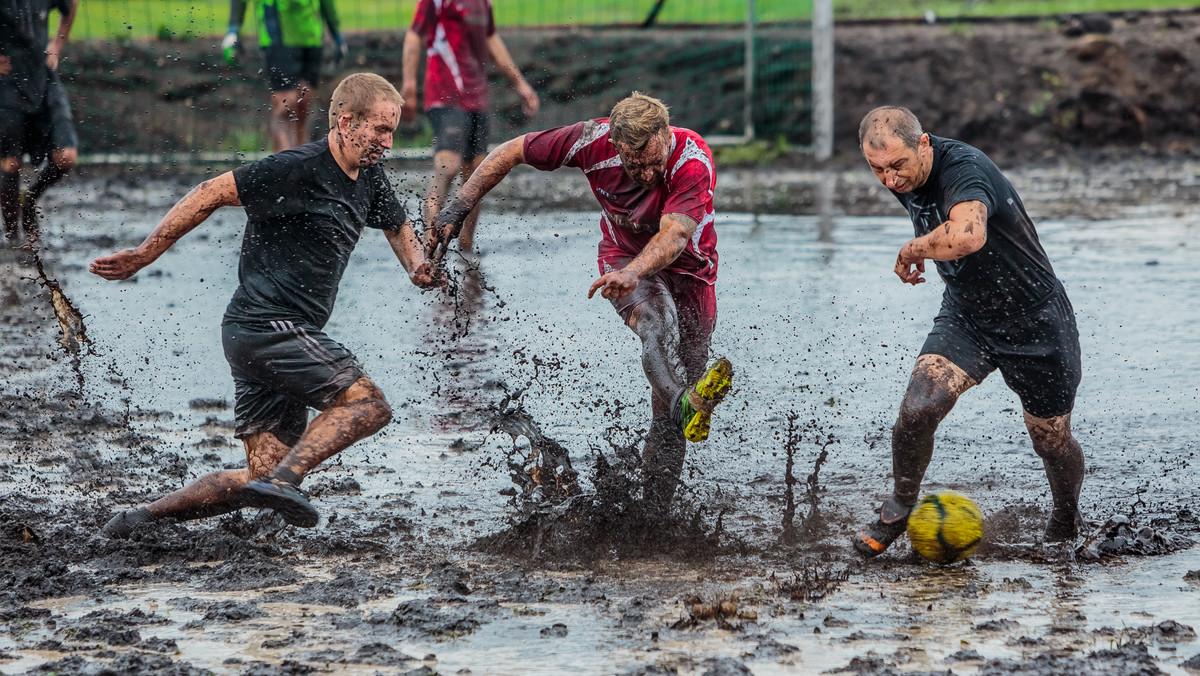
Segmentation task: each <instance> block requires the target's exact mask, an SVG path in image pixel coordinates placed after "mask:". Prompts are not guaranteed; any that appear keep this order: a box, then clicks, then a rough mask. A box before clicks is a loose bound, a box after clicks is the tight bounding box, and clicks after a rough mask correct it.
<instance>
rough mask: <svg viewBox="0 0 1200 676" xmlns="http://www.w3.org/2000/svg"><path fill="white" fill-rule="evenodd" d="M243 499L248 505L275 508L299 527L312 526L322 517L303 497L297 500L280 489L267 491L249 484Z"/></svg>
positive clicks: (243, 491) (243, 492)
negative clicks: (251, 486)
mask: <svg viewBox="0 0 1200 676" xmlns="http://www.w3.org/2000/svg"><path fill="white" fill-rule="evenodd" d="M242 500H243V503H244V504H245V505H246V506H247V507H258V508H260V509H271V510H274V511H275V513H277V514H279V516H281V517H283V520H284V521H286V522H287V523H288V524H290V525H292V526H297V527H299V528H312V527H313V526H315V525H317V522H318V521H320V518H321V515H320V513H319V512H317V510H316V509H314V508H313V506H312V505H310V504H309V503H308V501H307V500H305V499H304V498H303V497H301V498H300V499H299V500H297V499H296V498H295V497H292V496H290V495H288V494H286V493H284V492H282V491H279V490H278V489H276V490H273V491H271V492H266V491H260V490H256V489H253V488H250V487H249V486H247V487H246V488H244V489H243V490H242Z"/></svg>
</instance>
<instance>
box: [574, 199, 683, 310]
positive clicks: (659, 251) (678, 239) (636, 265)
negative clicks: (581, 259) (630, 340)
mask: <svg viewBox="0 0 1200 676" xmlns="http://www.w3.org/2000/svg"><path fill="white" fill-rule="evenodd" d="M697 226H698V224H697V223H696V221H695V220H694V219H692V218H691V217H690V216H686V215H684V214H663V215H662V220H661V221H660V222H659V226H658V234H656V235H655V236H654V237H652V238H651V239H650V241H649V242H646V246H645V248H643V249H642V251H641V253H639V254H638V255H637V257H635V258H634V259H633V260H632V261H630V262H629V265H626V266H625V267H623V268H621V269H620V270H613V271H612V272H610V273H608V274H605V275H603V276H601V277H600V278H599V279H597V280H596V281H594V282H592V286H591V288H589V289H588V298H591V297H592V296H593V295H595V293H596V291H597V290H599V291H600V295H601V296H603V297H605V298H621V297H622V296H625V295H627V294H629V293H631V292H632V291H633V290H634V289H635V288H636V287H637V285H638V282H639V281H641V280H643V279H645V278H647V277H649V276H650V275H653V274H654V273H656V272H658V271H659V270H662V269H663V268H665V267H667V266H668V265H670V264H671V263H673V262H674V261H675V259H676V258H679V254H681V253H683V251H684V249H687V245H688V240H690V239H691V238H692V235H694V234H696V227H697Z"/></svg>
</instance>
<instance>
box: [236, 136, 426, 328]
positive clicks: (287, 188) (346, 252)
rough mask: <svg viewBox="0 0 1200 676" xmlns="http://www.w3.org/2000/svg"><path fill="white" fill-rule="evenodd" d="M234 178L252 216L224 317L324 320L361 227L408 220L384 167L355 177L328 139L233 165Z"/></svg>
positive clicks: (317, 322)
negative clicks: (341, 163)
mask: <svg viewBox="0 0 1200 676" xmlns="http://www.w3.org/2000/svg"><path fill="white" fill-rule="evenodd" d="M233 179H234V182H235V183H236V184H237V190H238V199H240V200H241V202H242V205H243V206H244V207H246V216H247V218H248V222H247V223H246V233H245V235H244V236H243V237H242V256H241V260H240V261H239V263H238V281H239V282H240V284H239V285H238V288H237V291H235V292H234V294H233V299H232V300H231V301H230V302H229V307H228V308H227V309H226V310H225V322H262V321H264V320H276V319H289V320H297V319H299V320H302V321H306V322H309V323H311V324H312V325H313V326H316V327H317V328H321V327H324V326H325V322H327V321H328V320H329V315H330V313H331V312H333V303H334V301H335V300H336V299H337V291H338V283H339V282H341V279H342V273H343V272H344V271H345V269H346V262H347V261H348V260H349V258H350V253H351V252H352V251H353V250H354V246H355V244H357V243H358V238H359V236H360V235H361V234H362V231H363V228H377V229H380V230H395V229H397V228H399V227H400V226H401V225H402V224H403V223H404V221H405V214H404V207H402V206H401V205H400V201H399V200H398V199H396V193H395V191H394V190H392V186H391V184H390V183H389V182H388V179H387V175H386V174H385V173H384V171H383V167H380V166H379V165H375V166H371V167H366V168H364V169H361V170H360V171H359V174H358V180H352V179H351V178H350V177H349V176H347V175H346V172H344V171H342V168H341V167H340V166H338V163H337V161H336V160H334V159H333V153H331V152H330V150H329V141H328V139H322V140H320V141H316V142H314V143H309V144H306V145H302V146H300V147H298V148H293V149H292V150H287V151H284V152H281V153H279V154H276V155H272V156H270V157H267V158H265V159H263V160H260V161H258V162H255V163H254V164H248V165H246V166H244V167H239V168H237V169H234V170H233Z"/></svg>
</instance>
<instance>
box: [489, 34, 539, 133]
mask: <svg viewBox="0 0 1200 676" xmlns="http://www.w3.org/2000/svg"><path fill="white" fill-rule="evenodd" d="M487 48H488V53H489V54H491V55H492V60H493V61H495V62H496V66H497V67H498V68H499V69H500V74H501V75H503V76H504V78H505V79H506V80H508V81H509V82H511V83H512V86H513V89H515V90H516V91H517V96H520V97H521V111H522V112H524V113H525V115H526V117H533V116H535V115H537V114H538V109H539V108H540V107H541V102H540V101H539V100H538V95H537V92H535V91H533V87H530V86H529V83H528V82H526V81H525V78H524V77H522V75H521V70H520V69H519V68H517V64H516V63H514V62H513V60H512V56H511V55H510V54H509V53H508V47H506V46H505V45H504V41H503V40H501V39H500V34H499V33H493V34H492V37H490V38H488V39H487Z"/></svg>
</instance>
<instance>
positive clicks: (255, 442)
mask: <svg viewBox="0 0 1200 676" xmlns="http://www.w3.org/2000/svg"><path fill="white" fill-rule="evenodd" d="M243 443H244V445H245V447H246V469H235V470H226V471H224V472H213V473H212V474H206V475H204V476H202V477H200V478H199V479H197V480H196V481H194V482H192V483H191V484H188V485H187V486H185V487H183V488H181V489H179V490H177V491H175V492H174V493H171V494H170V495H168V496H166V497H163V498H160V499H158V500H156V501H155V502H153V503H151V504H150V506H149V507H148V508H147V510H148V511H149V513H150V516H151V517H153V518H156V519H157V518H160V517H163V516H170V517H173V518H175V519H178V520H180V521H191V520H193V519H203V518H207V517H211V516H219V515H221V514H227V513H229V512H233V511H237V510H239V509H241V508H242V503H241V500H240V499H239V494H240V493H241V490H242V487H243V486H245V485H246V484H247V483H248V482H249V481H251V480H252V479H257V478H259V477H261V476H265V475H266V474H267V473H268V472H270V471H271V470H272V469H273V468H274V467H275V466H276V465H278V464H279V461H280V460H282V459H283V458H284V457H285V456H286V455H287V454H288V451H289V450H291V449H289V448H288V447H287V446H286V445H285V444H284V443H283V442H281V441H279V440H278V439H276V438H275V435H273V434H270V433H267V432H264V433H262V434H255V435H254V436H252V437H250V438H248V439H246V440H245V441H244V442H243Z"/></svg>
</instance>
